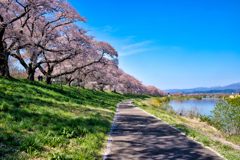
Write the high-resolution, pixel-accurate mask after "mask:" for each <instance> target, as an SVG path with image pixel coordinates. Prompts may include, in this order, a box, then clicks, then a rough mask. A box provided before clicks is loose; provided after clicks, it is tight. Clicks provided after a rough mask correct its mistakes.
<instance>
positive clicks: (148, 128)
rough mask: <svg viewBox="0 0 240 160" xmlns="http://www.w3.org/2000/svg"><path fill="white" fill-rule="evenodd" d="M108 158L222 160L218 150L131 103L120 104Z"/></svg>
mask: <svg viewBox="0 0 240 160" xmlns="http://www.w3.org/2000/svg"><path fill="white" fill-rule="evenodd" d="M111 138H112V143H111V144H110V145H108V147H109V148H108V152H109V153H108V154H107V155H106V156H105V159H107V160H110V159H116V160H121V159H124V160H127V159H164V160H165V159H169V160H189V159H193V160H198V159H204V160H207V159H209V160H210V159H214V160H218V159H219V160H220V159H221V160H222V159H223V158H221V157H220V156H218V155H217V154H216V153H215V152H213V151H211V150H210V149H207V148H205V147H203V146H202V145H201V144H198V143H196V142H195V141H193V140H192V139H190V138H188V137H186V136H184V135H182V134H181V133H180V132H179V131H177V130H175V129H173V128H171V126H169V125H168V124H166V123H164V122H162V121H161V120H159V119H157V118H155V117H153V116H150V115H148V114H147V113H145V112H143V111H142V110H140V109H139V108H137V107H135V106H134V105H132V104H131V100H126V101H123V102H121V103H120V104H119V109H118V117H117V120H116V123H115V125H114V127H113V129H112V134H111Z"/></svg>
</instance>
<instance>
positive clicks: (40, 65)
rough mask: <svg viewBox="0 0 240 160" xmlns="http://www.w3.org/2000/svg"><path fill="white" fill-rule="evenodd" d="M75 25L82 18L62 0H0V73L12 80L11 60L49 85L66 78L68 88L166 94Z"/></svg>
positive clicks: (83, 18) (83, 20)
mask: <svg viewBox="0 0 240 160" xmlns="http://www.w3.org/2000/svg"><path fill="white" fill-rule="evenodd" d="M79 22H84V23H86V18H85V17H83V16H82V15H80V14H79V12H78V11H77V10H76V9H75V8H74V7H73V6H71V5H70V3H69V2H68V1H65V0H11V1H9V0H0V75H2V76H5V77H11V75H10V72H9V62H10V63H11V64H16V63H20V64H21V66H22V67H23V68H24V69H25V71H26V75H27V79H29V80H31V81H34V76H35V75H36V74H38V75H39V74H42V75H44V77H45V83H47V84H50V83H51V80H52V79H53V78H57V77H60V76H62V75H64V77H65V78H66V81H67V84H68V85H71V83H72V82H73V81H78V82H79V84H80V86H81V87H83V88H89V89H97V90H108V91H115V92H119V93H133V94H149V95H159V96H163V95H165V92H164V91H162V90H160V89H158V88H156V87H154V86H145V85H143V84H142V82H141V81H139V80H137V79H136V78H135V77H133V76H131V75H129V74H127V73H125V72H124V71H123V70H122V69H121V68H119V67H118V53H117V51H116V50H115V49H114V47H113V46H111V45H110V44H109V43H107V42H103V41H102V42H99V41H96V40H95V39H94V38H95V37H94V36H92V35H87V34H86V33H87V31H86V30H84V29H82V28H80V27H79V26H78V25H77V23H79ZM13 66H14V65H13Z"/></svg>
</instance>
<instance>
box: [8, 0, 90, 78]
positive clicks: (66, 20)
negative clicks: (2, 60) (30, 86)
mask: <svg viewBox="0 0 240 160" xmlns="http://www.w3.org/2000/svg"><path fill="white" fill-rule="evenodd" d="M50 4H51V5H52V7H54V8H53V10H51V12H46V11H45V10H43V11H42V13H41V14H40V13H39V16H31V17H29V19H28V21H27V22H26V24H25V27H24V28H22V31H23V35H22V36H21V38H20V39H18V41H17V42H16V44H17V46H16V47H15V52H11V53H10V55H11V56H12V57H14V58H16V59H18V60H19V61H20V63H21V64H22V65H23V66H24V68H25V69H26V71H27V73H28V79H30V80H34V72H35V70H36V68H38V67H39V66H40V65H41V64H44V63H50V62H52V63H54V62H60V61H63V60H65V59H69V58H71V57H72V54H74V52H70V50H71V49H72V48H69V46H68V43H66V42H65V40H66V39H67V37H64V36H65V35H64V31H65V32H66V30H67V31H69V28H71V27H67V26H68V25H70V24H72V23H74V22H77V21H83V22H85V18H84V17H82V16H81V15H80V14H78V12H77V11H76V10H75V9H74V8H73V7H72V6H70V5H69V3H67V2H66V1H57V0H55V1H52V2H51V3H50ZM66 28H67V29H66ZM63 52H64V53H63ZM21 53H22V54H21ZM47 54H48V55H51V54H52V56H51V57H52V58H51V60H46V59H44V58H45V56H46V55H47ZM59 54H60V55H61V58H58V59H57V60H56V59H53V57H54V56H55V57H56V56H58V55H59ZM63 54H64V55H63ZM43 59H44V60H43Z"/></svg>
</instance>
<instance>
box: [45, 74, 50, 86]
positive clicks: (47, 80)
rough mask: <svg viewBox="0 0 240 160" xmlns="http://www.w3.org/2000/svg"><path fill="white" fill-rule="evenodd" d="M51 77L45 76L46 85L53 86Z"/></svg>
mask: <svg viewBox="0 0 240 160" xmlns="http://www.w3.org/2000/svg"><path fill="white" fill-rule="evenodd" d="M51 79H52V78H51V77H49V76H48V75H45V83H46V84H51Z"/></svg>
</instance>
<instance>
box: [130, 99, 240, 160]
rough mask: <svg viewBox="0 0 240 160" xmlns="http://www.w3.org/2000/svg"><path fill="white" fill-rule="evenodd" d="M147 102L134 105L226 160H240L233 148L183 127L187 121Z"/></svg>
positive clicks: (137, 100) (139, 100)
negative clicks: (211, 149) (148, 104)
mask: <svg viewBox="0 0 240 160" xmlns="http://www.w3.org/2000/svg"><path fill="white" fill-rule="evenodd" d="M145 100H146V99H145V98H143V99H136V100H134V101H133V102H132V103H133V104H134V105H136V106H138V107H139V108H141V109H143V110H145V111H146V112H148V113H150V114H152V115H154V116H156V117H158V118H160V119H162V120H163V121H165V122H167V123H168V124H170V125H172V126H174V127H175V128H177V129H179V130H180V131H182V132H183V133H185V134H186V135H187V136H189V137H192V138H193V139H194V140H196V141H198V142H202V143H203V144H204V145H205V146H209V147H211V148H213V149H214V150H215V151H217V152H218V153H220V154H221V155H223V156H224V157H225V158H226V159H229V160H236V159H240V153H239V152H238V151H237V150H235V149H234V148H232V147H231V146H228V145H224V144H221V142H220V141H214V140H212V139H211V138H210V137H208V136H207V135H205V134H202V133H201V132H198V131H196V130H194V129H192V128H190V127H187V126H185V125H183V123H187V120H186V119H184V118H182V117H179V116H176V115H173V114H170V113H167V112H166V111H164V110H161V109H159V108H156V107H152V106H147V105H146V104H144V103H143V101H145Z"/></svg>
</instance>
